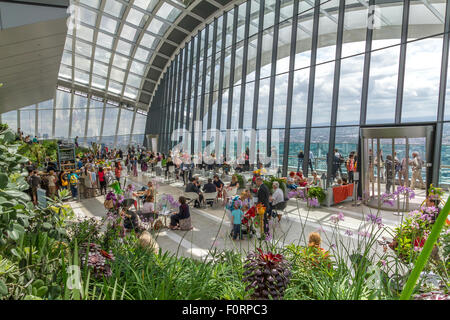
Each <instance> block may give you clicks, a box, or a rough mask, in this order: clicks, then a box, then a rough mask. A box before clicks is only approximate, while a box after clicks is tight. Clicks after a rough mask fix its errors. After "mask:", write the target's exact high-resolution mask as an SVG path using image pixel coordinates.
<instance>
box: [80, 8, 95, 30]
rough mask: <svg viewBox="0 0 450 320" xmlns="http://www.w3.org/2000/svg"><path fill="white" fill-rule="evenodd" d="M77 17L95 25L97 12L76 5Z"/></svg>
mask: <svg viewBox="0 0 450 320" xmlns="http://www.w3.org/2000/svg"><path fill="white" fill-rule="evenodd" d="M78 9H79V11H78V12H79V18H80V20H81V21H83V23H86V24H89V25H91V26H93V27H95V21H96V20H97V13H96V12H95V11H92V10H88V9H86V8H84V7H82V6H78Z"/></svg>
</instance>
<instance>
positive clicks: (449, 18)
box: [432, 1, 450, 185]
mask: <svg viewBox="0 0 450 320" xmlns="http://www.w3.org/2000/svg"><path fill="white" fill-rule="evenodd" d="M449 32H450V4H449V2H448V1H447V6H446V10H445V26H444V38H443V41H444V43H443V46H442V62H441V79H440V86H439V102H438V113H437V124H436V133H435V137H436V139H435V145H434V156H433V167H432V172H433V175H432V177H433V178H432V183H433V185H438V184H439V172H440V166H441V146H442V134H443V131H444V123H443V121H444V111H445V102H446V101H445V96H446V90H447V76H448V72H447V70H448V54H449V40H450V37H449Z"/></svg>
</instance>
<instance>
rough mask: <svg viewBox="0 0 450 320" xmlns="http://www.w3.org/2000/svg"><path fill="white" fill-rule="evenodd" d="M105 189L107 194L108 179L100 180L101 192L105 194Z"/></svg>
mask: <svg viewBox="0 0 450 320" xmlns="http://www.w3.org/2000/svg"><path fill="white" fill-rule="evenodd" d="M103 190H105V194H106V193H107V192H106V181H104V180H103V181H100V194H103Z"/></svg>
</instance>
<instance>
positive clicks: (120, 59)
mask: <svg viewBox="0 0 450 320" xmlns="http://www.w3.org/2000/svg"><path fill="white" fill-rule="evenodd" d="M128 61H129V60H128V58H125V57H124V56H121V55H120V54H115V55H114V59H113V66H114V67H117V68H120V69H124V70H126V69H127V68H128Z"/></svg>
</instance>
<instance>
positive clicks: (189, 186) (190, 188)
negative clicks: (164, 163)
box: [184, 182, 200, 193]
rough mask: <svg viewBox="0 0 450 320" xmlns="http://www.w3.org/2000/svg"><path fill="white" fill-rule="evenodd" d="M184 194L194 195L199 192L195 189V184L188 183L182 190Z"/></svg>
mask: <svg viewBox="0 0 450 320" xmlns="http://www.w3.org/2000/svg"><path fill="white" fill-rule="evenodd" d="M184 192H195V193H199V192H200V190H199V189H198V187H197V186H196V185H195V184H193V183H192V182H191V183H188V184H187V186H186V189H185V190H184Z"/></svg>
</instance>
